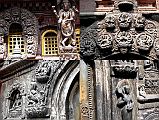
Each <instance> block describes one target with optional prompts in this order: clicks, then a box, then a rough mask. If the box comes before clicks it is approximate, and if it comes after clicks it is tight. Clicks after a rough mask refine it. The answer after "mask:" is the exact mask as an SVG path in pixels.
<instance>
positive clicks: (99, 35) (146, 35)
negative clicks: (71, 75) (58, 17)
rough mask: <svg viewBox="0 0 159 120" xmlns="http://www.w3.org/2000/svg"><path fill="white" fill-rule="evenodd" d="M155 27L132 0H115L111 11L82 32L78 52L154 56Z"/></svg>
mask: <svg viewBox="0 0 159 120" xmlns="http://www.w3.org/2000/svg"><path fill="white" fill-rule="evenodd" d="M157 31H158V23H157V22H156V21H153V20H149V19H147V18H145V17H144V16H143V15H142V14H141V13H139V12H138V11H137V3H136V1H134V0H125V1H122V0H121V1H120V0H119V1H118V0H115V2H114V10H113V11H112V12H109V13H106V15H105V18H104V19H103V20H101V21H96V22H95V23H93V24H92V25H91V26H89V27H88V28H86V29H85V30H84V31H83V32H82V34H81V56H82V58H84V59H104V58H106V59H107V58H110V57H111V55H116V54H133V55H134V56H135V55H141V56H144V57H145V58H152V59H158V52H157V51H158V46H159V45H158V43H159V42H158V32H157ZM87 43H90V46H89V47H88V45H87ZM90 51H91V54H89V53H90ZM86 53H88V54H86Z"/></svg>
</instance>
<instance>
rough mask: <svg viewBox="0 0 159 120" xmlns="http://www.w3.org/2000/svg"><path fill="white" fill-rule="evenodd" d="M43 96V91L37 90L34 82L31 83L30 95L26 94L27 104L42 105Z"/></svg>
mask: <svg viewBox="0 0 159 120" xmlns="http://www.w3.org/2000/svg"><path fill="white" fill-rule="evenodd" d="M44 98H45V92H44V91H43V90H41V91H38V87H37V84H36V82H32V83H31V88H30V95H29V96H28V99H29V102H28V106H32V105H43V104H44Z"/></svg>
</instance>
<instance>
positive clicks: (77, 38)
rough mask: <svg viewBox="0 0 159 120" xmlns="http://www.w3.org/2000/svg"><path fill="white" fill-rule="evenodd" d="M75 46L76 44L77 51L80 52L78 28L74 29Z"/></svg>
mask: <svg viewBox="0 0 159 120" xmlns="http://www.w3.org/2000/svg"><path fill="white" fill-rule="evenodd" d="M75 32H76V46H77V52H80V29H76V30H75Z"/></svg>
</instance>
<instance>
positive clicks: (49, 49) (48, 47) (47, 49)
mask: <svg viewBox="0 0 159 120" xmlns="http://www.w3.org/2000/svg"><path fill="white" fill-rule="evenodd" d="M42 39H43V43H42V55H57V54H58V42H57V33H56V31H54V30H49V31H46V32H45V33H44V35H43V38H42Z"/></svg>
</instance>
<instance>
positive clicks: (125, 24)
mask: <svg viewBox="0 0 159 120" xmlns="http://www.w3.org/2000/svg"><path fill="white" fill-rule="evenodd" d="M118 22H119V27H120V29H121V30H127V29H128V28H129V27H130V25H131V22H132V18H131V16H130V14H128V13H122V14H121V15H120V16H119V20H118Z"/></svg>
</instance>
